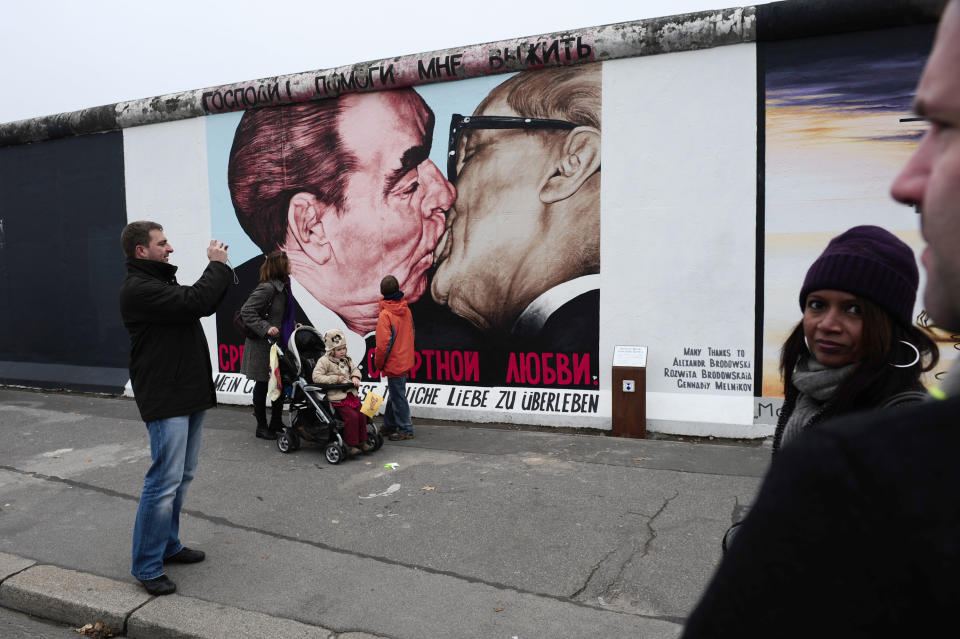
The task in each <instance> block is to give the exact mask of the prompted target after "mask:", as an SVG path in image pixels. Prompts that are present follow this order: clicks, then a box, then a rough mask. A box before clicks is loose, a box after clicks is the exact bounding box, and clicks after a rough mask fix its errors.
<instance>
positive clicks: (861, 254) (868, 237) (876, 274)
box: [800, 225, 920, 326]
mask: <svg viewBox="0 0 960 639" xmlns="http://www.w3.org/2000/svg"><path fill="white" fill-rule="evenodd" d="M919 281H920V273H919V271H918V270H917V262H916V259H914V256H913V251H912V250H911V249H910V247H909V246H907V245H906V244H904V243H903V242H902V241H900V240H899V239H897V238H896V237H895V236H894V235H893V234H892V233H890V232H889V231H887V230H885V229H882V228H880V227H879V226H869V225H865V226H855V227H853V228H852V229H850V230H848V231H846V232H844V233H841V234H840V235H838V236H837V237H835V238H833V239H832V240H830V243H829V244H827V248H826V249H824V251H823V253H821V254H820V257H818V258H817V259H816V261H814V263H813V264H812V265H811V266H810V269H809V270H808V271H807V276H806V277H805V278H804V280H803V287H802V288H801V289H800V309H801V310H803V309H804V307H805V302H806V300H807V295H808V294H809V293H811V292H813V291H819V290H823V289H832V290H838V291H846V292H848V293H852V294H854V295H856V296H857V297H862V298H865V299H868V300H870V301H871V302H874V303H875V304H877V305H878V306H880V307H882V308H883V309H884V310H886V311H887V312H888V313H890V315H891V316H892V317H893V318H894V319H896V320H897V321H898V322H900V323H901V324H903V325H904V326H910V324H911V321H910V318H911V316H912V315H913V304H914V301H915V300H916V298H917V285H918V284H919Z"/></svg>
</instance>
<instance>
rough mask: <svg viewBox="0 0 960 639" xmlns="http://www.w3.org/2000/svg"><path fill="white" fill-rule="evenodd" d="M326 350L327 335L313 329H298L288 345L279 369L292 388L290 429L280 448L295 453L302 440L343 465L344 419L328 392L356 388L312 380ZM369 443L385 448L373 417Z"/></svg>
mask: <svg viewBox="0 0 960 639" xmlns="http://www.w3.org/2000/svg"><path fill="white" fill-rule="evenodd" d="M325 350H326V347H325V346H324V343H323V335H322V334H321V333H320V331H318V330H317V329H315V328H314V327H312V326H300V327H298V328H297V329H295V330H294V331H293V334H292V335H291V336H290V339H289V341H288V342H287V350H286V353H284V355H283V358H282V359H283V360H284V361H283V362H281V365H280V366H279V369H280V377H281V380H282V381H283V385H284V386H285V387H286V386H289V387H290V426H287V427H285V428H284V429H283V431H282V432H280V433H279V434H278V436H277V448H278V449H279V450H280V452H281V453H291V452H293V451H295V450H297V449H298V448H300V442H301V441H302V440H306V441H309V442H314V443H316V444H319V445H321V446H323V456H324V457H326V458H327V461H328V462H330V463H331V464H339V463H340V462H341V461H343V459H344V458H345V457H346V445H345V444H344V441H343V420H342V419H340V416H339V415H337V411H336V410H334V408H333V406H332V405H331V404H330V401H329V400H328V399H327V392H328V391H331V390H337V389H339V390H347V389H350V388H353V384H351V383H345V384H314V383H313V382H312V381H311V377H312V376H313V368H314V366H316V365H317V360H319V359H320V358H321V357H323V354H324V352H325ZM367 440H368V441H369V442H371V443H372V444H373V450H377V449H379V448H380V447H381V446H383V435H381V434H380V429H379V428H378V427H377V425H376V423H374V421H373V420H372V419H371V418H369V417H368V418H367ZM371 452H373V451H371Z"/></svg>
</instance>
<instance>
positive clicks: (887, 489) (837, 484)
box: [683, 397, 960, 639]
mask: <svg viewBox="0 0 960 639" xmlns="http://www.w3.org/2000/svg"><path fill="white" fill-rule="evenodd" d="M958 416H960V397H958V398H952V399H947V400H944V401H926V402H921V403H919V404H913V405H911V406H906V407H902V408H898V410H895V411H874V412H870V413H861V414H858V415H854V416H849V417H845V418H843V419H841V420H836V421H831V422H827V423H824V424H821V425H820V426H818V427H817V428H814V429H810V430H808V431H806V432H805V433H803V435H802V436H800V437H799V438H797V441H796V442H793V443H791V444H790V445H789V446H787V447H785V448H784V449H783V450H782V451H781V452H780V454H779V455H777V457H776V458H775V459H774V461H773V464H772V465H771V467H770V471H769V472H768V474H767V477H766V478H765V479H764V481H763V485H762V486H761V487H760V492H759V494H758V496H757V499H756V502H755V503H754V505H753V507H752V508H751V510H750V514H749V515H748V516H747V518H746V520H745V521H744V522H743V526H742V527H741V530H740V532H738V533H737V539H736V543H734V544H732V545H731V547H730V551H729V552H728V553H727V555H726V557H724V559H723V562H722V563H721V564H720V566H719V568H718V569H717V572H716V574H715V575H714V576H713V580H712V582H711V583H710V585H709V587H708V588H707V590H706V592H705V593H704V595H703V598H702V599H701V600H700V603H699V604H698V605H697V607H696V609H695V610H694V611H693V613H692V614H691V615H690V617H689V618H688V620H687V626H686V631H685V633H684V635H683V637H684V638H685V639H694V638H699V637H738V638H739V637H778V638H790V637H798V638H799V637H803V638H804V639H806V638H808V637H838V638H840V637H842V638H843V639H849V638H851V637H864V638H867V637H869V638H870V639H873V638H875V637H935V636H944V635H945V634H946V635H950V634H951V633H952V632H953V631H950V630H946V631H944V628H948V629H949V628H952V627H955V626H956V611H957V606H958V605H960V579H957V575H958V574H960V500H958V499H957V495H960V464H958V463H957V451H958V450H960V423H958V420H960V418H958Z"/></svg>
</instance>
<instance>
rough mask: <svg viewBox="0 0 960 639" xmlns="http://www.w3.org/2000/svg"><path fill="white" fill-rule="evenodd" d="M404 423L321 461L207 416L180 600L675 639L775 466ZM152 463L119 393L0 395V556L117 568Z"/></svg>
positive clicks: (242, 414)
mask: <svg viewBox="0 0 960 639" xmlns="http://www.w3.org/2000/svg"><path fill="white" fill-rule="evenodd" d="M415 429H416V439H414V440H411V441H406V442H397V443H394V442H387V443H386V444H385V445H384V447H383V449H381V450H380V451H377V452H376V453H374V454H372V455H369V456H363V457H360V458H358V459H353V460H348V461H347V462H345V463H343V464H341V465H339V466H331V465H329V464H327V463H326V461H325V460H324V459H323V455H322V451H321V450H319V449H316V448H308V447H304V448H303V449H301V450H300V451H297V452H296V453H294V454H291V455H283V454H281V453H279V452H278V451H277V449H276V448H275V446H274V445H273V443H272V442H265V441H263V440H258V439H255V438H254V437H253V419H252V417H251V416H250V415H249V411H248V409H242V408H237V407H222V408H218V409H216V410H213V411H210V412H208V416H207V420H206V423H205V427H204V444H203V449H202V452H201V462H200V469H199V473H198V475H197V478H196V480H195V481H194V484H193V486H192V488H191V492H190V495H189V496H188V497H187V501H186V511H185V516H184V519H183V522H182V525H181V531H182V533H181V534H182V538H183V540H184V542H185V543H187V544H188V545H191V546H198V547H201V548H203V549H204V550H206V551H207V553H208V556H209V558H210V559H209V561H208V562H205V563H204V564H202V565H200V566H197V567H176V568H175V569H172V570H171V575H172V576H173V578H174V579H175V580H176V581H177V582H178V586H179V588H180V592H182V593H183V594H186V595H189V596H194V597H198V598H200V599H204V600H208V601H214V602H222V603H227V604H229V605H235V606H239V607H241V608H246V609H250V610H256V611H260V612H265V613H268V614H273V615H277V616H281V617H289V618H293V619H297V620H299V621H303V622H306V623H314V624H318V625H322V626H324V627H327V628H332V629H334V630H337V631H338V632H346V631H353V630H357V631H366V632H370V633H374V634H378V635H383V636H390V637H427V636H437V637H443V636H452V635H453V634H456V635H457V636H460V637H496V636H504V637H512V636H514V635H516V636H520V637H535V636H565V637H576V636H584V637H598V636H600V637H602V636H611V637H612V636H626V635H627V634H631V635H641V636H674V635H675V634H676V632H677V630H678V629H679V626H678V624H680V623H682V621H683V619H684V618H685V616H686V615H687V614H688V613H689V611H690V609H691V608H692V606H693V605H694V604H695V603H696V601H697V598H698V596H699V593H700V592H701V590H702V589H703V587H704V585H705V584H706V582H707V581H708V579H709V577H710V575H711V574H712V571H713V569H714V567H715V564H716V562H717V561H718V559H719V556H720V538H721V536H722V534H723V532H724V530H725V529H726V527H727V526H728V525H729V524H730V521H731V518H732V517H734V516H736V514H737V513H739V512H741V511H742V510H743V509H744V508H745V507H746V505H748V504H749V503H750V501H751V500H752V498H753V493H754V491H755V490H756V488H757V486H758V484H759V479H760V477H761V476H762V474H763V473H764V472H765V469H766V465H767V462H768V458H769V449H768V448H766V447H763V446H757V447H748V446H727V445H713V444H690V443H681V442H671V441H652V440H625V439H618V438H611V437H604V436H590V435H570V434H564V433H546V432H535V431H521V430H514V429H508V428H496V427H489V426H488V427H484V426H481V425H469V426H465V425H454V424H436V425H431V424H427V423H424V422H423V421H420V422H418V423H417V425H416V427H415ZM636 458H642V459H636ZM386 464H396V467H395V468H394V469H389V468H386V467H385V465H386ZM148 465H149V450H148V442H147V437H146V430H145V428H144V426H143V423H142V422H140V420H139V417H138V415H137V411H136V407H135V405H134V404H133V402H132V401H130V400H124V399H116V398H104V397H94V396H86V395H70V394H55V393H34V392H26V391H19V390H11V389H3V390H0V552H7V553H11V554H16V555H20V556H24V557H29V558H32V559H36V560H38V561H41V562H45V563H52V564H55V565H58V566H63V567H67V568H73V569H77V570H83V571H87V572H92V573H95V574H99V575H103V576H107V577H111V578H114V579H130V577H129V574H128V570H129V546H130V540H129V537H130V532H131V528H132V523H133V517H134V514H135V510H136V502H137V499H138V496H139V490H140V486H141V484H142V480H143V473H144V472H145V470H146V468H147V466H148ZM558 632H559V633H560V634H557V633H558Z"/></svg>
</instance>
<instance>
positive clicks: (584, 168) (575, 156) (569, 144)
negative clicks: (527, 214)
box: [540, 126, 600, 204]
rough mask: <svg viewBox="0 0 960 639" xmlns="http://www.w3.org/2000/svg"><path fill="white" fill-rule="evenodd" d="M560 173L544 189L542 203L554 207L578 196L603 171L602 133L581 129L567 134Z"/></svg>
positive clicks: (586, 127)
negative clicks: (601, 160)
mask: <svg viewBox="0 0 960 639" xmlns="http://www.w3.org/2000/svg"><path fill="white" fill-rule="evenodd" d="M556 168H557V170H556V173H554V174H553V176H551V177H550V179H548V180H547V183H546V184H544V185H543V187H542V188H541V189H540V201H541V202H543V203H544V204H553V203H554V202H559V201H560V200H565V199H567V198H568V197H570V196H571V195H573V194H574V193H576V192H577V191H578V190H579V189H580V187H581V186H583V183H584V182H586V181H587V180H588V179H589V178H590V176H592V175H593V174H594V173H596V172H597V171H599V170H600V131H598V130H597V129H595V128H594V127H592V126H578V127H577V128H575V129H573V130H572V131H570V133H568V134H567V137H566V139H565V140H564V142H563V149H562V150H561V155H560V162H559V165H558V166H557V167H556Z"/></svg>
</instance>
